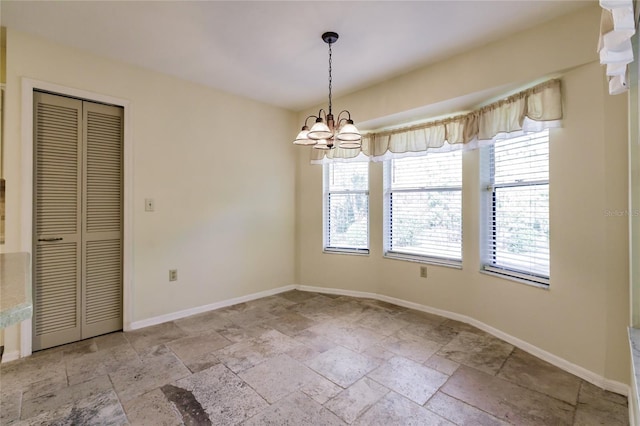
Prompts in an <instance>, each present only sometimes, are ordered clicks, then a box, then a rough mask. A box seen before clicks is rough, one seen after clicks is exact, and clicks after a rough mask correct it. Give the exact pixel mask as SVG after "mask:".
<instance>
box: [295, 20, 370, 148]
mask: <svg viewBox="0 0 640 426" xmlns="http://www.w3.org/2000/svg"><path fill="white" fill-rule="evenodd" d="M322 40H324V42H325V43H327V44H328V45H329V112H326V111H325V110H324V109H321V110H320V111H318V115H317V116H316V115H310V116H309V117H307V118H306V120H305V121H304V126H302V130H301V131H300V133H298V136H297V137H296V140H295V141H293V143H294V144H296V145H313V147H314V148H316V149H331V148H335V147H336V142H337V143H338V147H340V148H346V149H355V148H360V146H361V145H362V136H361V135H360V132H359V131H358V129H357V128H356V126H354V125H353V120H352V119H351V113H350V112H349V111H347V110H343V111H341V112H340V113H339V114H338V118H337V120H334V117H333V114H332V112H331V106H332V105H331V89H332V86H331V85H332V77H331V65H332V63H331V54H332V51H331V45H332V44H333V43H335V42H336V40H338V33H334V32H331V31H330V32H326V33H324V34H322ZM310 118H315V120H316V122H315V124H314V125H313V126H312V127H311V129H309V126H308V121H309V119H310Z"/></svg>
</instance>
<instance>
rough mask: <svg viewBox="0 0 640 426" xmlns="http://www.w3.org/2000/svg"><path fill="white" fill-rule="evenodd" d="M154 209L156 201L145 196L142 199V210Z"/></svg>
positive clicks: (149, 210) (150, 210)
mask: <svg viewBox="0 0 640 426" xmlns="http://www.w3.org/2000/svg"><path fill="white" fill-rule="evenodd" d="M155 209H156V202H155V201H154V200H153V198H145V199H144V211H146V212H152V211H154V210H155Z"/></svg>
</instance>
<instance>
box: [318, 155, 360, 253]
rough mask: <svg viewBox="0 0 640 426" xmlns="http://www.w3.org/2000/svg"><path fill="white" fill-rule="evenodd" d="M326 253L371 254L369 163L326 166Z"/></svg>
mask: <svg viewBox="0 0 640 426" xmlns="http://www.w3.org/2000/svg"><path fill="white" fill-rule="evenodd" d="M323 168H324V215H323V216H324V249H325V250H326V251H338V252H340V251H341V252H355V253H368V252H369V163H367V162H348V163H346V162H345V163H331V164H325V165H324V166H323Z"/></svg>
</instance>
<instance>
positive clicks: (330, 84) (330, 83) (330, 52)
mask: <svg viewBox="0 0 640 426" xmlns="http://www.w3.org/2000/svg"><path fill="white" fill-rule="evenodd" d="M331 44H332V43H329V114H331V87H332V83H333V81H332V78H331V63H332V51H331Z"/></svg>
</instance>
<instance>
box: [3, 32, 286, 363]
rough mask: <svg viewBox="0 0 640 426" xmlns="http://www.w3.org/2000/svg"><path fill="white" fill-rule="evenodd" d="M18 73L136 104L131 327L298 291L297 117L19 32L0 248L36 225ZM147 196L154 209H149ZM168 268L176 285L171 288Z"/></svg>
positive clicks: (11, 51) (10, 77)
mask: <svg viewBox="0 0 640 426" xmlns="http://www.w3.org/2000/svg"><path fill="white" fill-rule="evenodd" d="M21 77H28V78H31V79H36V80H42V81H46V82H49V83H55V84H59V85H62V86H68V87H72V88H77V89H81V90H86V91H91V92H94V93H99V94H104V95H109V96H113V97H117V98H122V99H127V100H129V101H130V104H131V111H132V114H131V126H132V135H133V138H132V142H133V203H134V213H133V222H134V225H133V262H134V275H133V318H132V320H133V321H139V320H143V319H148V318H150V317H154V316H158V315H162V314H168V313H172V312H176V311H179V310H183V309H188V308H193V307H197V306H202V305H206V304H209V303H213V302H217V301H222V300H226V299H230V298H233V297H238V296H243V295H247V294H251V293H255V292H259V291H263V290H268V289H271V288H275V287H280V286H283V285H289V284H292V283H293V278H294V227H293V225H292V223H293V222H294V188H295V154H294V152H295V151H294V148H293V147H292V146H291V144H289V143H287V141H288V140H289V139H290V138H291V132H292V129H295V128H296V123H295V120H294V118H295V116H294V114H293V113H291V112H288V111H285V110H283V109H279V108H276V107H271V106H267V105H264V104H260V103H257V102H254V101H250V100H247V99H243V98H240V97H237V96H233V95H229V94H225V93H222V92H220V91H216V90H213V89H209V88H206V87H203V86H199V85H196V84H192V83H189V82H186V81H183V80H178V79H176V78H172V77H169V76H166V75H162V74H158V73H154V72H149V71H145V70H143V69H140V68H135V67H132V66H128V65H125V64H122V63H118V62H114V61H110V60H108V59H105V58H100V57H95V56H91V55H89V54H87V53H84V52H81V51H77V50H74V49H70V48H67V47H63V46H60V45H57V44H53V43H50V42H48V41H45V40H42V39H39V38H36V37H32V36H30V35H27V34H24V33H20V32H16V31H13V30H12V29H8V31H7V99H6V101H7V102H6V124H7V126H6V133H5V135H6V141H5V152H4V164H5V177H6V180H7V244H6V246H4V247H2V250H4V251H7V252H10V251H16V250H19V248H20V240H21V238H22V236H21V234H20V229H21V227H22V225H23V223H24V222H25V221H30V220H31V219H30V218H29V217H25V215H24V214H23V213H22V212H21V210H20V205H21V197H22V196H23V195H25V194H21V193H20V185H21V176H22V173H23V170H21V168H20V162H21V132H20V123H21V113H22V112H21ZM145 198H154V199H155V203H156V205H155V210H156V211H155V212H153V213H147V212H145V211H144V199H145ZM173 268H177V269H178V277H179V280H178V282H176V283H169V282H168V271H169V269H173ZM14 335H15V332H13V331H9V333H7V336H14ZM7 340H9V338H7ZM12 340H15V338H14V337H12ZM6 344H7V348H6V349H7V352H10V351H11V350H12V349H15V347H13V344H12V343H11V342H9V341H7V342H6ZM10 346H11V347H10Z"/></svg>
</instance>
